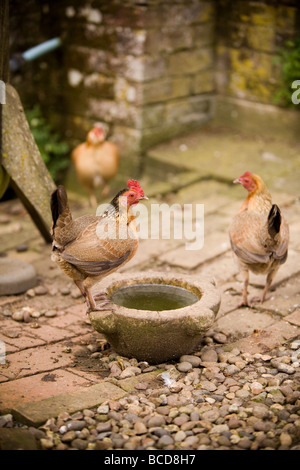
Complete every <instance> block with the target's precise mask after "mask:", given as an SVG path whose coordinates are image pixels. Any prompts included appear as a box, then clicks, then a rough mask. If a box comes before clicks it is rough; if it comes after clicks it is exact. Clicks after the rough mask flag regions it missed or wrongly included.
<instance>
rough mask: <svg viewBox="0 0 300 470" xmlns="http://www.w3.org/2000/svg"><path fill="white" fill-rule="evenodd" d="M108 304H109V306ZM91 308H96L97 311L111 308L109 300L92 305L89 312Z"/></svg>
mask: <svg viewBox="0 0 300 470" xmlns="http://www.w3.org/2000/svg"><path fill="white" fill-rule="evenodd" d="M108 304H110V306H109V305H108ZM92 310H96V311H97V312H102V311H104V310H111V302H110V301H109V300H105V301H104V302H102V303H101V304H99V305H94V306H92V307H91V308H90V310H89V312H91V311H92Z"/></svg>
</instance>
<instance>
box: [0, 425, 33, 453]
mask: <svg viewBox="0 0 300 470" xmlns="http://www.w3.org/2000/svg"><path fill="white" fill-rule="evenodd" d="M37 449H38V447H37V441H36V439H35V438H34V436H33V434H32V433H31V432H30V431H28V430H27V429H17V428H1V429H0V450H37Z"/></svg>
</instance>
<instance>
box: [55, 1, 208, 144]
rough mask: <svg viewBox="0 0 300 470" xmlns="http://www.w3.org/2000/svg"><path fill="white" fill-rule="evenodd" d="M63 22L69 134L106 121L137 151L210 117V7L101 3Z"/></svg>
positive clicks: (70, 13)
mask: <svg viewBox="0 0 300 470" xmlns="http://www.w3.org/2000/svg"><path fill="white" fill-rule="evenodd" d="M62 18H63V19H62V31H64V34H65V73H66V75H65V80H64V106H65V109H66V110H67V120H68V122H69V126H70V129H72V128H73V127H78V128H79V129H78V130H80V128H82V121H85V120H88V121H89V120H95V119H96V120H97V119H98V120H103V121H106V122H107V123H108V124H109V125H110V126H112V133H113V136H112V138H113V140H114V141H116V142H117V143H118V144H119V145H120V146H121V148H122V149H123V151H124V152H125V153H130V152H134V153H136V152H143V151H145V150H146V149H147V148H149V147H151V146H152V145H154V144H156V143H158V142H161V141H163V140H166V139H168V138H170V137H173V136H175V135H178V134H180V133H182V132H184V131H187V130H191V129H193V128H195V127H199V126H200V125H201V124H202V123H203V122H206V121H207V120H208V119H209V118H210V116H211V109H212V108H211V93H212V91H213V90H214V78H213V57H214V18H215V12H214V2H207V1H201V0H189V1H184V0H180V1H177V2H174V1H158V0H157V1H148V2H139V1H133V0H131V1H127V2H126V1H125V2H124V1H115V2H107V1H106V2H101V1H98V2H94V3H93V7H91V8H89V7H87V6H80V7H78V8H76V7H74V6H69V7H68V6H65V8H64V9H63V10H62ZM74 96H76V99H74Z"/></svg>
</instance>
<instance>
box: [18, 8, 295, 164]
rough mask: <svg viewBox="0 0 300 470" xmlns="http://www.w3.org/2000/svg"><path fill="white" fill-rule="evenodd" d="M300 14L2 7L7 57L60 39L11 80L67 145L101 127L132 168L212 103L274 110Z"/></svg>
mask: <svg viewBox="0 0 300 470" xmlns="http://www.w3.org/2000/svg"><path fill="white" fill-rule="evenodd" d="M299 11H300V9H299V4H298V2H297V0H278V1H275V0H265V1H259V0H52V1H50V0H29V1H28V2H21V0H11V2H10V18H11V53H15V52H22V51H24V50H26V49H27V48H29V47H32V46H34V45H36V44H39V43H40V42H43V41H45V40H47V39H50V38H52V37H55V36H58V37H61V39H62V40H63V46H62V47H61V48H60V49H59V50H56V51H54V52H51V53H50V54H48V55H45V56H43V57H41V58H40V59H38V60H37V61H35V62H31V63H27V64H25V65H24V67H23V68H22V70H21V71H20V73H18V74H12V75H11V82H12V84H13V85H15V87H16V89H17V90H18V91H19V93H20V95H21V98H22V102H23V103H24V106H26V107H28V106H32V105H34V104H35V103H37V102H39V103H40V104H41V106H42V108H43V110H44V111H45V112H46V113H47V115H48V117H49V119H50V121H51V122H52V123H53V125H54V126H55V127H56V128H58V129H60V130H61V132H62V133H63V135H64V136H65V137H66V138H67V139H68V140H69V141H70V143H71V145H75V144H77V143H78V142H79V141H81V140H83V139H84V138H85V136H86V133H87V131H88V130H89V128H90V126H91V125H92V124H93V123H94V122H95V121H104V122H106V123H107V124H108V125H109V127H110V136H109V138H110V139H111V140H113V141H115V142H116V143H118V145H119V146H120V149H121V152H122V155H126V156H131V159H132V162H133V166H139V163H140V160H141V156H142V155H143V154H144V153H145V152H146V151H147V149H149V148H151V147H152V146H153V145H155V144H157V143H159V142H162V141H165V140H168V139H169V138H172V137H174V136H178V135H180V134H183V133H185V132H188V131H191V130H194V129H197V128H201V126H203V125H204V124H205V123H207V122H208V121H209V120H210V119H211V118H212V117H213V116H214V109H217V110H218V106H217V107H216V108H215V102H216V103H218V98H219V97H223V98H224V99H225V100H226V99H227V98H228V99H233V100H237V101H239V100H240V101H243V102H244V103H247V102H250V103H252V104H255V103H257V104H258V105H262V104H268V105H269V104H273V95H274V91H275V90H276V89H277V87H278V83H279V80H280V75H281V70H280V68H279V67H278V65H277V66H276V65H275V64H274V61H273V58H274V56H275V55H276V53H277V47H278V46H282V45H284V42H285V40H286V39H290V38H293V37H295V35H297V34H298V35H299V23H300V22H299ZM299 78H300V77H299ZM216 98H217V99H216ZM231 114H232V113H231ZM233 114H234V113H233ZM226 115H227V108H226V107H225V108H223V114H220V116H221V119H222V120H223V119H224V116H226ZM237 116H238V114H237ZM226 123H227V122H226Z"/></svg>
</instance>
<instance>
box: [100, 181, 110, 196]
mask: <svg viewBox="0 0 300 470" xmlns="http://www.w3.org/2000/svg"><path fill="white" fill-rule="evenodd" d="M108 193H109V185H108V184H105V185H104V188H103V190H102V193H101V196H103V197H105V196H107V195H108Z"/></svg>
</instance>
